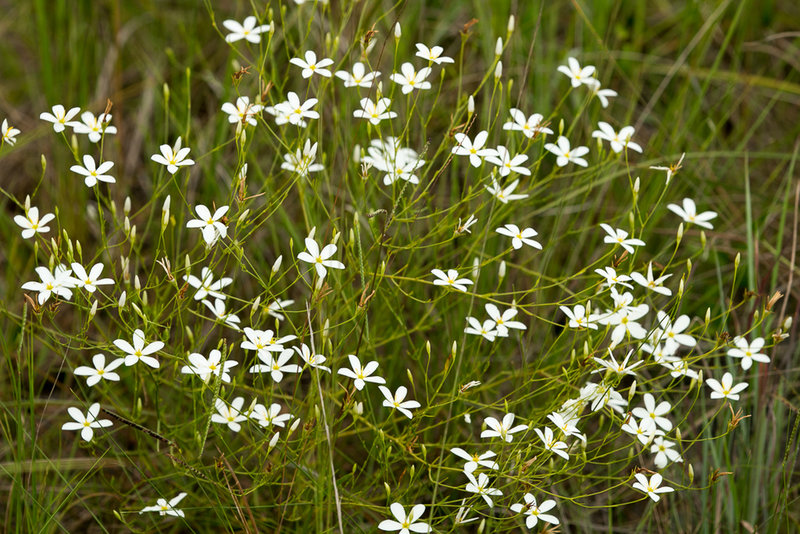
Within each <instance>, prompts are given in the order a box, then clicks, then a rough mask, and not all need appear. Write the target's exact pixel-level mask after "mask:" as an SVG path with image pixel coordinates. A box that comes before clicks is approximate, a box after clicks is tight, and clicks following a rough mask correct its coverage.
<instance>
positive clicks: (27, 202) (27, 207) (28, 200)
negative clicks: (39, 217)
mask: <svg viewBox="0 0 800 534" xmlns="http://www.w3.org/2000/svg"><path fill="white" fill-rule="evenodd" d="M30 209H31V196H30V195H25V213H26V214H27V213H28V212H29V211H30Z"/></svg>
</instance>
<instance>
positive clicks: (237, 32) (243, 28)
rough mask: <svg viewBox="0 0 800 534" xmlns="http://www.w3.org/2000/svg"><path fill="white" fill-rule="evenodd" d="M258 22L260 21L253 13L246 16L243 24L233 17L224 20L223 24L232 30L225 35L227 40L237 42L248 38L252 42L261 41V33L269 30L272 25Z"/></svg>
mask: <svg viewBox="0 0 800 534" xmlns="http://www.w3.org/2000/svg"><path fill="white" fill-rule="evenodd" d="M257 23H258V21H257V20H256V18H255V17H254V16H252V15H251V16H249V17H247V18H245V19H244V22H243V23H242V24H240V23H239V22H237V21H235V20H231V19H228V20H224V21H222V25H223V26H225V28H226V29H227V30H228V31H229V32H231V33H229V34H228V35H226V36H225V41H227V42H229V43H235V42H236V41H239V40H241V39H246V40H247V41H249V42H251V43H260V42H261V34H262V33H265V32H268V31H269V30H270V27H269V24H261V25H260V26H256V24H257Z"/></svg>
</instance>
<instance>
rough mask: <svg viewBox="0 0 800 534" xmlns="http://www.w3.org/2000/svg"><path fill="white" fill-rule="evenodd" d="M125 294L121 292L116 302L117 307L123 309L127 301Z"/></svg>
mask: <svg viewBox="0 0 800 534" xmlns="http://www.w3.org/2000/svg"><path fill="white" fill-rule="evenodd" d="M127 296H128V294H127V292H125V291H123V292H122V294H121V295H120V296H119V301H117V307H118V308H123V307H124V306H125V300H126V299H127Z"/></svg>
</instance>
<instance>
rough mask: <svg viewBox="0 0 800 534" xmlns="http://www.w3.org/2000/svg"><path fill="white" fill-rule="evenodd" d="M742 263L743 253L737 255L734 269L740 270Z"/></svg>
mask: <svg viewBox="0 0 800 534" xmlns="http://www.w3.org/2000/svg"><path fill="white" fill-rule="evenodd" d="M740 261H742V253H741V252H739V253H737V254H736V258H735V259H734V260H733V268H734V269H738V268H739V262H740Z"/></svg>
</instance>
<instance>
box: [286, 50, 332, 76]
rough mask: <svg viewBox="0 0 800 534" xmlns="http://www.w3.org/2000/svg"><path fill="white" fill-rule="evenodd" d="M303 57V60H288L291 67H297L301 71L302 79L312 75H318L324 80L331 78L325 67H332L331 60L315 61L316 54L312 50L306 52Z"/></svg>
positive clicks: (294, 58)
mask: <svg viewBox="0 0 800 534" xmlns="http://www.w3.org/2000/svg"><path fill="white" fill-rule="evenodd" d="M303 57H304V59H300V58H299V57H293V58H292V59H290V60H289V63H291V64H292V65H297V66H298V67H300V68H301V69H303V71H302V72H301V73H300V74H301V76H303V78H310V77H311V75H312V74H319V75H320V76H324V77H325V78H330V77H331V71H329V70H328V69H326V68H325V67H328V66H330V65H333V60H332V59H330V58H323V59H320V60H319V61H317V54H316V53H315V52H314V51H313V50H308V51H306V53H305V54H304V56H303Z"/></svg>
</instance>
